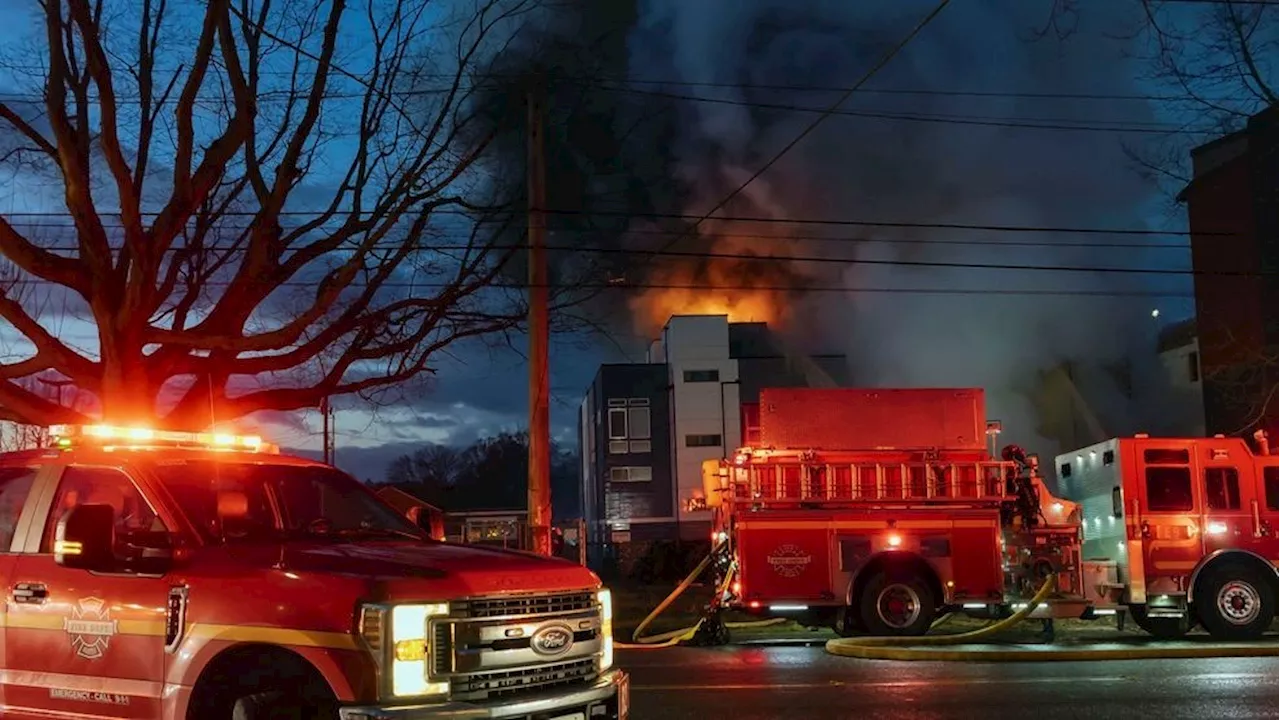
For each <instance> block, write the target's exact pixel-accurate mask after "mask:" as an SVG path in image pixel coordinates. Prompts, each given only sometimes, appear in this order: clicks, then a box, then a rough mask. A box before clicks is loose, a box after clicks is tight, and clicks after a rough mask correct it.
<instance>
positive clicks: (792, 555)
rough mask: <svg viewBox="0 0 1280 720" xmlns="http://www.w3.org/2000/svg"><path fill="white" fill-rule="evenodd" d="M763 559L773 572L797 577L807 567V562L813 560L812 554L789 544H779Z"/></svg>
mask: <svg viewBox="0 0 1280 720" xmlns="http://www.w3.org/2000/svg"><path fill="white" fill-rule="evenodd" d="M765 559H766V560H768V561H769V567H772V568H773V571H774V572H776V573H778V574H779V575H781V576H782V577H785V578H793V577H799V576H800V573H802V572H804V570H805V568H807V567H809V563H811V562H813V556H812V555H810V554H809V553H807V552H805V551H804V549H803V548H801V547H799V546H797V545H790V544H788V545H781V546H779V547H778V548H777V549H775V550H774V551H773V552H771V553H769V555H768V557H766V558H765Z"/></svg>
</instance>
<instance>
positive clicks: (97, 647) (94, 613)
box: [62, 597, 116, 660]
mask: <svg viewBox="0 0 1280 720" xmlns="http://www.w3.org/2000/svg"><path fill="white" fill-rule="evenodd" d="M62 627H63V629H64V630H66V631H67V635H69V636H70V637H71V648H72V649H73V650H75V651H76V655H79V656H80V657H82V658H84V659H86V660H97V659H99V658H101V657H102V656H103V655H105V654H106V653H107V648H108V647H109V646H110V644H111V636H112V635H115V634H116V621H115V620H112V619H111V608H109V607H107V603H106V601H105V600H101V599H99V598H94V597H89V598H83V599H81V600H80V601H79V602H77V603H76V605H75V607H73V608H71V617H69V618H66V619H65V620H63V621H62Z"/></svg>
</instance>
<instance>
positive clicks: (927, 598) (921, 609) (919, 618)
mask: <svg viewBox="0 0 1280 720" xmlns="http://www.w3.org/2000/svg"><path fill="white" fill-rule="evenodd" d="M858 603H859V610H860V611H861V613H860V614H861V616H862V624H863V625H864V626H866V628H867V632H868V633H870V634H871V635H923V634H925V633H926V632H928V631H929V626H930V625H932V624H933V616H934V613H935V611H936V609H937V606H936V604H935V600H934V598H933V591H932V590H930V589H929V583H928V582H926V581H925V579H924V578H922V577H920V576H919V575H917V574H915V573H913V572H910V571H907V572H904V573H883V572H882V573H877V574H876V575H875V577H873V578H871V580H870V581H869V582H868V583H867V585H866V587H864V588H863V589H862V597H861V598H859V601H858Z"/></svg>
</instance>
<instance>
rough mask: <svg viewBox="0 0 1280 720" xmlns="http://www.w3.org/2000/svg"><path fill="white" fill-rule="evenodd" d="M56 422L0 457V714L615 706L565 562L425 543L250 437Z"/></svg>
mask: <svg viewBox="0 0 1280 720" xmlns="http://www.w3.org/2000/svg"><path fill="white" fill-rule="evenodd" d="M54 434H55V436H56V438H57V444H56V446H55V447H52V448H50V449H47V450H32V451H24V452H16V453H8V454H4V455H0V542H3V543H4V544H5V545H4V547H5V552H4V553H0V580H3V582H4V587H5V590H6V594H7V597H6V599H5V601H4V603H3V604H0V634H2V635H0V669H2V671H0V684H2V685H0V717H4V718H50V717H60V718H62V717H67V718H69V717H95V718H100V717H131V718H172V719H175V720H177V719H179V718H196V719H199V718H228V717H237V718H266V717H308V718H326V719H328V718H332V719H333V720H338V719H339V718H340V719H341V720H372V719H374V718H400V719H402V720H415V719H419V718H421V719H424V720H425V719H427V718H437V717H450V718H457V717H466V718H530V717H536V718H550V719H552V720H555V719H561V720H567V719H570V718H572V719H574V720H601V719H610V718H625V717H626V716H627V714H628V708H627V700H628V694H627V692H628V681H627V676H626V674H625V673H624V672H622V671H620V670H618V669H616V668H614V667H613V644H612V643H613V640H612V606H611V599H610V595H609V591H608V590H606V589H604V588H602V587H601V585H600V581H599V579H597V578H596V576H595V575H593V574H592V573H591V572H589V571H588V570H587V569H585V568H583V567H581V566H578V565H576V564H573V563H569V562H565V561H561V560H551V559H547V558H541V557H536V556H532V555H528V554H525V553H518V552H509V551H504V550H498V549H489V548H477V547H467V546H458V545H449V544H445V543H441V542H436V541H433V540H432V539H431V538H430V537H428V536H427V534H426V533H424V532H423V531H422V530H420V529H419V527H418V526H417V525H415V524H414V523H412V522H410V521H409V520H408V519H407V518H405V517H404V516H403V515H402V514H400V513H399V512H397V511H396V510H394V509H393V508H392V507H390V506H389V505H387V504H385V503H383V502H382V501H381V500H379V499H378V497H377V496H376V495H374V494H373V493H372V492H371V491H369V490H368V489H367V488H365V487H364V486H363V485H361V484H360V483H359V482H357V481H356V480H355V479H353V478H351V477H350V476H348V475H346V474H344V473H342V472H339V471H338V470H336V469H334V468H332V467H329V466H326V465H323V464H320V463H317V462H312V461H309V460H304V459H301V458H294V457H289V456H287V455H281V454H277V453H275V452H274V451H273V449H272V448H270V447H269V446H267V445H265V444H264V443H262V442H261V440H260V439H258V438H256V437H244V436H235V435H211V434H195V433H173V432H159V431H152V430H149V429H145V428H117V427H108V426H90V427H85V428H58V429H55V431H54Z"/></svg>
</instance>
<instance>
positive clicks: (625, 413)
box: [609, 398, 653, 455]
mask: <svg viewBox="0 0 1280 720" xmlns="http://www.w3.org/2000/svg"><path fill="white" fill-rule="evenodd" d="M649 410H650V408H649V398H620V399H619V398H615V399H611V400H609V453H610V454H612V455H625V454H627V453H634V452H650V451H651V450H652V449H653V448H652V443H651V442H650V440H651V438H652V432H653V427H652V422H651V417H650V413H649Z"/></svg>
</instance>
